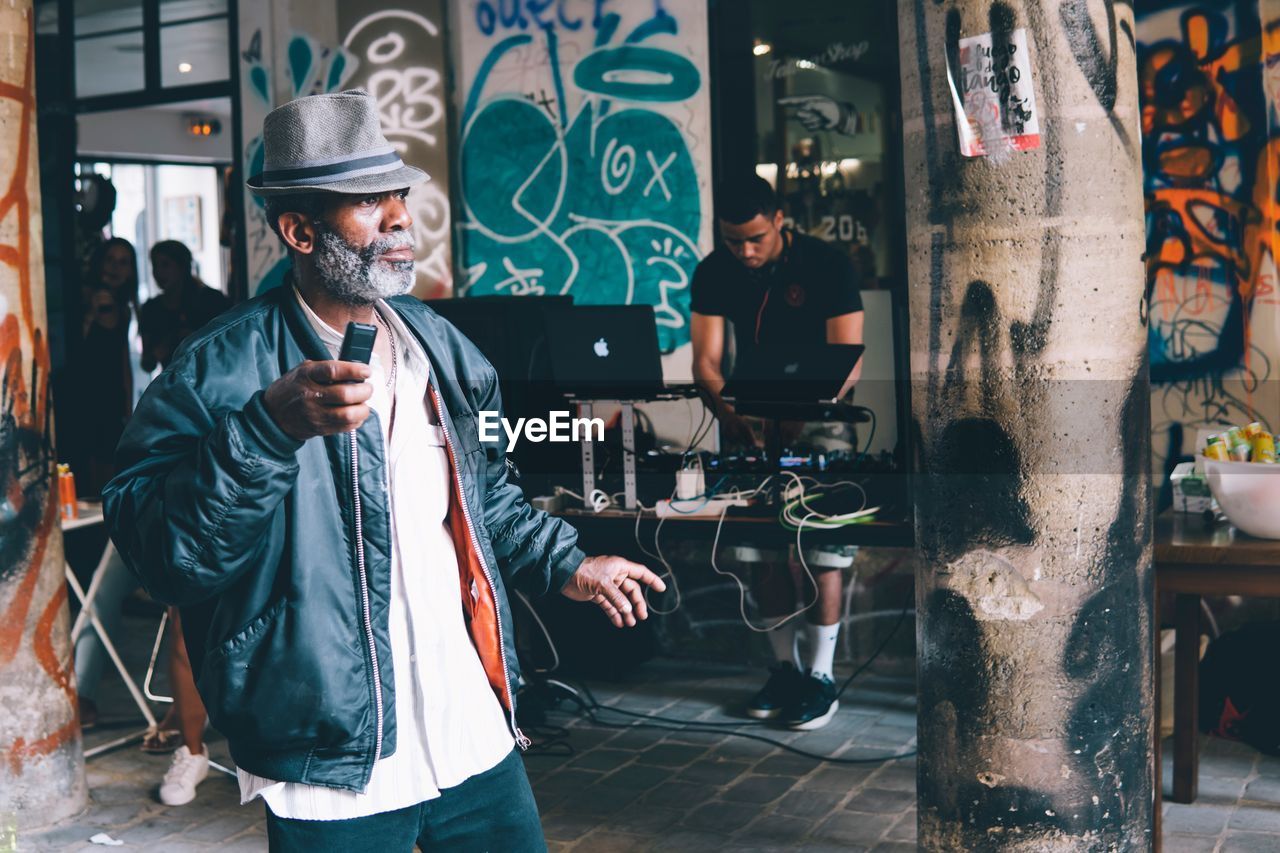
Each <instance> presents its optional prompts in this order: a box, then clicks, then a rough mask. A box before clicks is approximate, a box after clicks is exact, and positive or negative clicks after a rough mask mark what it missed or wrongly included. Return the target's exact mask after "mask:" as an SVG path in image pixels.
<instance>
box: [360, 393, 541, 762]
mask: <svg viewBox="0 0 1280 853" xmlns="http://www.w3.org/2000/svg"><path fill="white" fill-rule="evenodd" d="M431 396H432V397H433V398H435V403H436V412H437V414H438V415H439V418H440V428H441V429H442V430H443V431H444V443H445V446H446V447H447V448H448V449H449V458H450V460H451V461H452V462H453V477H454V480H456V481H457V484H458V503H459V504H461V505H462V519H463V521H465V522H466V525H467V536H468V537H469V538H470V540H471V541H470V543H469V544H470V545H471V548H472V550H474V551H475V552H476V559H477V560H479V561H480V570H481V571H482V572H484V577H485V580H487V581H488V582H489V596H490V597H491V598H492V599H493V613H494V617H495V619H494V621H495V623H496V624H497V626H498V653H499V655H500V657H501V658H502V679H503V681H504V682H505V683H506V686H507V698H508V700H509V701H510V703H511V711H510V714H509V719H508V723H509V725H510V726H511V732H512V734H513V735H514V736H515V739H516V746H518V747H520V751H521V752H524V751H525V750H526V749H528V748H529V744H530V743H531V741H530V740H529V738H527V737H525V735H524V732H522V731H520V727H519V726H518V725H516V694H515V692H514V691H513V690H512V689H511V673H510V672H508V671H507V642H506V639H505V638H504V637H503V635H502V611H501V610H500V609H499V607H498V588H497V587H496V586H494V583H493V576H492V575H491V574H489V566H488V565H487V564H486V563H485V561H484V552H483V551H482V550H480V545H479V543H478V542H477V540H476V531H475V528H474V527H472V525H471V512H470V510H468V509H467V493H466V491H465V490H464V489H463V487H462V471H461V469H460V468H459V466H458V456H457V454H456V453H455V452H454V450H453V436H452V435H450V433H449V426H448V424H447V423H446V421H447V418H446V417H445V408H444V400H442V399H441V398H440V392H439V391H438V390H436V386H435V384H434V383H433V384H432V385H431ZM375 671H376V669H375ZM379 719H381V716H379Z"/></svg>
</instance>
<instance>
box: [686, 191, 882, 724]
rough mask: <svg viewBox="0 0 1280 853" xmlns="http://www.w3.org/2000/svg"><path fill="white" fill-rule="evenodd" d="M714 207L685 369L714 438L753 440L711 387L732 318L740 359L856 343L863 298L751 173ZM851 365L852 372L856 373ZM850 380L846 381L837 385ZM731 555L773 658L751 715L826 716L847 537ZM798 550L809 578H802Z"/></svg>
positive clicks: (830, 706) (784, 429)
mask: <svg viewBox="0 0 1280 853" xmlns="http://www.w3.org/2000/svg"><path fill="white" fill-rule="evenodd" d="M715 204H716V208H715V209H716V216H717V218H718V219H719V222H720V237H721V240H722V243H723V245H722V246H721V247H720V248H718V249H716V250H715V251H714V252H712V253H711V254H710V255H708V256H707V257H705V258H703V260H702V262H701V263H699V264H698V268H697V269H696V270H695V271H694V275H693V285H692V291H693V292H692V294H691V296H692V305H691V307H692V316H691V322H690V333H691V337H692V340H693V372H694V377H695V378H696V379H697V381H698V383H699V384H700V385H702V386H703V387H704V388H705V389H706V390H707V392H708V393H709V395H710V396H711V399H712V400H713V402H714V404H715V414H716V417H717V418H718V420H719V421H720V437H721V440H722V441H723V442H724V443H725V444H728V445H734V444H737V445H748V446H750V445H754V446H760V445H761V444H762V440H761V438H762V437H761V436H760V435H758V434H757V433H756V431H755V429H754V427H753V425H752V424H751V423H750V422H749V421H747V420H746V419H745V418H743V417H742V416H741V415H739V414H738V413H737V412H735V411H734V410H733V407H732V406H731V405H729V404H728V403H726V402H725V401H724V399H723V398H722V397H721V396H720V391H721V389H722V388H723V387H724V384H725V377H724V375H723V374H722V372H721V370H722V368H721V362H722V360H723V357H724V351H725V341H726V339H727V338H728V335H729V331H728V329H729V323H730V322H732V324H733V325H732V330H733V331H732V333H733V339H734V344H735V347H736V352H737V357H738V358H739V359H741V358H742V357H743V354H744V353H746V352H748V351H749V350H751V349H752V348H754V347H760V346H769V347H778V346H787V345H793V346H804V345H807V344H811V343H812V342H814V341H826V342H827V343H829V344H860V343H862V297H861V294H860V293H859V282H858V276H857V273H856V271H855V270H854V267H853V265H852V264H851V263H850V261H849V258H848V256H847V255H845V254H844V253H843V252H841V251H839V250H838V249H835V248H833V247H831V246H829V245H827V244H826V243H824V242H823V241H822V240H819V239H817V238H815V237H809V236H807V235H804V234H800V233H798V232H796V231H792V230H790V229H786V228H783V227H782V219H783V216H782V209H781V205H780V204H779V203H778V198H777V196H776V195H775V194H774V191H773V188H772V187H770V186H769V184H768V183H767V182H766V181H765V180H764V179H763V178H760V177H757V176H756V175H749V176H744V177H743V178H742V179H740V180H738V181H734V182H728V183H725V184H723V185H722V186H720V187H719V188H718V189H717V191H716V198H715ZM859 370H860V363H859V367H855V368H854V371H853V374H852V375H851V376H850V377H849V381H850V382H854V381H856V380H857V378H858V374H859ZM846 390H847V388H846ZM801 426H803V425H802V424H794V423H789V422H771V423H766V424H765V425H764V428H765V429H769V430H777V431H778V432H779V434H780V435H784V436H786V435H788V434H790V437H792V438H794V437H795V436H796V435H798V434H799V428H800V427H801ZM736 551H737V557H738V559H739V560H740V561H742V562H745V563H748V564H751V565H752V569H753V571H752V575H753V586H754V587H755V595H756V600H757V601H758V602H759V605H760V611H761V614H762V615H763V616H764V617H765V621H766V622H767V623H769V624H770V625H772V626H774V627H773V629H772V630H770V631H769V632H768V634H769V641H770V644H771V646H772V648H773V652H774V655H775V657H776V658H777V662H776V663H775V664H774V666H773V667H772V673H771V675H770V677H769V680H768V682H767V683H766V684H765V686H764V687H763V688H762V689H761V690H760V691H759V692H758V693H757V694H756V695H755V696H754V697H752V698H751V700H750V701H749V702H748V704H747V713H748V714H749V715H750V716H752V717H755V718H757V719H780V720H781V721H782V722H783V723H784V724H785V725H787V726H789V727H791V728H793V729H800V730H807V729H816V728H821V727H822V726H825V725H826V724H827V723H828V722H830V720H831V717H832V716H833V715H834V714H835V712H836V710H837V709H838V707H839V703H838V702H837V701H836V698H837V697H836V692H837V691H836V687H835V683H834V679H833V674H832V663H833V661H834V659H835V650H836V638H837V636H838V634H839V631H840V616H841V607H842V596H841V586H842V578H841V570H842V569H844V568H847V567H849V566H851V565H852V564H853V560H854V556H855V553H856V551H855V549H854V548H853V547H852V546H834V547H832V546H819V547H815V548H805V550H804V553H803V554H802V555H798V554H796V553H795V549H794V547H793V548H792V549H791V552H790V553H787V552H781V551H779V552H776V553H775V552H770V551H768V550H766V549H764V548H759V547H755V546H752V545H748V544H747V543H742V545H741V546H739V547H738V548H737V549H736ZM799 558H802V559H803V566H807V567H808V569H809V570H810V572H811V573H812V575H813V580H812V582H810V580H809V579H808V578H807V577H804V578H802V577H799V575H800V569H801V568H803V566H802V565H800V564H799V562H798V559H799ZM797 584H799V585H801V586H803V587H805V588H806V592H808V591H810V590H811V589H812V587H814V586H816V600H814V601H811V602H809V603H808V604H809V606H808V610H807V611H806V616H807V617H808V624H807V625H806V626H805V628H806V630H805V634H806V638H807V641H808V643H807V645H808V662H807V664H806V665H805V667H804V668H803V669H801V667H800V661H799V659H798V658H797V654H796V625H797V622H798V621H799V620H798V619H795V618H788V617H790V616H791V614H793V613H794V612H795V609H796V606H797V601H798V598H799V596H798V594H797V589H796V587H797Z"/></svg>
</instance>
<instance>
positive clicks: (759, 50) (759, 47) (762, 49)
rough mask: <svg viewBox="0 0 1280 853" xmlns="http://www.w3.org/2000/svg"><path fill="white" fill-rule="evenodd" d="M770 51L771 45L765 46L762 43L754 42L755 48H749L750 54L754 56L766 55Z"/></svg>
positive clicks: (765, 44)
mask: <svg viewBox="0 0 1280 853" xmlns="http://www.w3.org/2000/svg"><path fill="white" fill-rule="evenodd" d="M771 50H773V45H771V44H767V43H765V42H762V41H758V42H756V46H755V47H753V48H751V52H752V53H754V54H755V55H756V56H764V55H765V54H766V53H768V52H769V51H771Z"/></svg>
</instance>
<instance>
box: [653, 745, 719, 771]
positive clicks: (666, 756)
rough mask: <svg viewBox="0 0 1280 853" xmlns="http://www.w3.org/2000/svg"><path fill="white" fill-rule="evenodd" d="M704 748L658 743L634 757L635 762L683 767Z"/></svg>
mask: <svg viewBox="0 0 1280 853" xmlns="http://www.w3.org/2000/svg"><path fill="white" fill-rule="evenodd" d="M706 751H707V750H706V748H705V747H702V746H695V745H693V744H685V743H660V744H657V745H656V746H651V747H649V748H648V749H646V750H645V751H644V752H642V753H640V755H638V756H637V757H636V763H637V764H652V765H657V766H659V767H684V766H686V765H688V764H691V763H692V762H693V761H694V760H696V759H698V758H700V757H702V755H704V754H705V753H706Z"/></svg>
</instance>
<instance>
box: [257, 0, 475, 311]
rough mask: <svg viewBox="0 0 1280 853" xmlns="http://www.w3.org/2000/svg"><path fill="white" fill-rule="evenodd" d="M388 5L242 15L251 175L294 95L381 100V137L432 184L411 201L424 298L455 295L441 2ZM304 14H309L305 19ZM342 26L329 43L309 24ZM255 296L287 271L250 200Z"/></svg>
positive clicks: (262, 8)
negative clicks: (267, 122)
mask: <svg viewBox="0 0 1280 853" xmlns="http://www.w3.org/2000/svg"><path fill="white" fill-rule="evenodd" d="M407 6H408V8H389V7H387V6H386V5H385V4H384V3H381V2H376V0H367V2H344V3H342V4H337V5H336V8H335V6H330V8H334V9H335V11H334V12H333V14H331V15H328V16H325V15H322V14H319V13H318V12H317V9H316V8H315V7H314V6H311V5H308V6H306V7H305V8H304V7H299V8H298V9H295V10H292V13H291V10H290V9H289V8H288V7H286V6H285V4H250V5H249V8H247V9H244V10H242V12H241V19H240V33H241V54H240V61H241V68H240V74H241V110H242V121H243V126H244V132H245V137H246V139H247V142H246V143H245V148H244V162H245V171H246V173H247V174H249V175H253V174H256V173H258V172H259V171H261V170H262V164H263V160H264V151H263V147H262V136H261V132H262V120H263V119H264V118H265V117H266V115H267V113H268V112H270V111H271V110H272V108H274V107H276V106H279V105H280V104H283V103H286V102H287V101H290V100H292V99H294V98H299V97H303V96H305V95H317V94H323V93H327V92H338V91H341V90H343V89H350V88H355V87H363V88H365V89H367V90H368V91H369V92H371V93H372V94H373V96H374V97H375V98H376V99H377V101H378V107H379V112H380V115H381V118H382V129H383V133H384V134H386V136H387V139H388V141H389V142H391V144H392V145H394V146H395V147H396V149H397V150H398V151H399V152H400V156H401V157H402V158H403V159H404V160H405V161H406V162H408V163H412V164H413V165H415V166H418V167H420V168H423V169H425V170H426V171H427V172H428V173H429V174H431V175H432V176H433V177H434V178H435V180H434V181H433V182H431V183H428V184H426V185H425V186H420V187H417V188H415V189H414V191H413V192H412V193H411V194H410V212H411V213H412V214H413V218H414V232H415V237H416V239H417V246H418V253H417V262H418V263H417V281H416V283H415V285H414V291H413V292H414V293H415V294H416V295H417V296H420V297H423V298H431V297H437V296H447V295H449V294H450V293H451V292H452V289H453V276H452V273H451V258H450V246H449V239H448V237H449V203H448V189H447V188H448V179H447V169H448V145H447V138H446V127H447V123H446V120H445V110H444V96H443V89H442V73H443V72H442V69H443V67H444V36H443V33H442V32H441V28H440V21H441V19H442V13H441V10H440V0H416V2H412V3H409V4H407ZM304 13H305V14H304ZM324 21H336V22H337V29H336V33H335V34H334V35H332V37H329V36H326V35H325V34H320V33H315V32H312V31H310V30H308V29H306V28H305V27H306V26H307V25H310V24H314V25H318V24H319V23H320V22H324ZM245 214H246V215H245V220H246V226H245V240H246V245H247V250H248V270H249V292H250V293H260V292H262V291H264V290H268V289H270V288H272V287H276V286H278V285H279V284H280V282H281V281H283V279H284V275H285V273H286V272H287V271H288V269H289V261H288V258H287V257H286V256H285V252H284V247H283V246H282V245H281V244H280V241H279V240H278V239H277V238H276V236H275V234H274V233H273V232H272V231H271V228H270V226H269V225H268V224H267V221H266V217H265V216H264V214H263V205H262V201H261V200H260V199H258V198H257V197H255V196H253V195H251V194H249V193H246V194H245Z"/></svg>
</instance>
